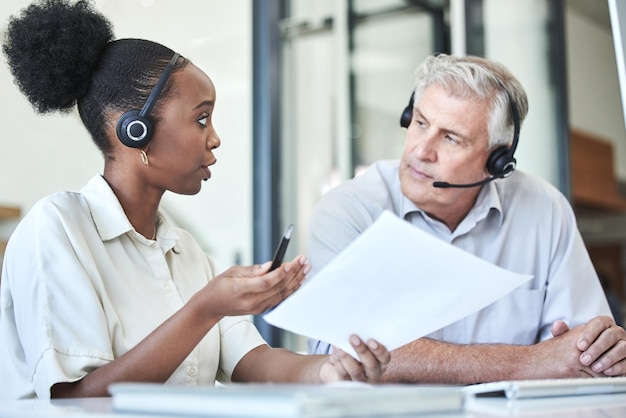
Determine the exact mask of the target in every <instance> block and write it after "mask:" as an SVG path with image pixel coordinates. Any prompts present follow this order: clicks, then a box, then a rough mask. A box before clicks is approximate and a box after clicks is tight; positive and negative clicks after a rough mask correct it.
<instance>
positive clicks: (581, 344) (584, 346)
mask: <svg viewBox="0 0 626 418" xmlns="http://www.w3.org/2000/svg"><path fill="white" fill-rule="evenodd" d="M587 347H589V344H587V341H585V340H580V341H578V349H579V350H583V351H584V350H586V349H587Z"/></svg>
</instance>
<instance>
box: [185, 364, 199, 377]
mask: <svg viewBox="0 0 626 418" xmlns="http://www.w3.org/2000/svg"><path fill="white" fill-rule="evenodd" d="M187 374H188V375H189V376H195V375H196V374H198V368H197V367H195V366H189V367H188V368H187Z"/></svg>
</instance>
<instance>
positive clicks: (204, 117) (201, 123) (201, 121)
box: [198, 116, 209, 126]
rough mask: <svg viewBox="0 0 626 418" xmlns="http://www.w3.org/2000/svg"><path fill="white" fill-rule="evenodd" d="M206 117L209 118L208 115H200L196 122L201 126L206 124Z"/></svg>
mask: <svg viewBox="0 0 626 418" xmlns="http://www.w3.org/2000/svg"><path fill="white" fill-rule="evenodd" d="M208 118H209V117H208V116H203V117H201V118H200V119H198V123H199V124H200V125H202V126H206V123H207V119H208Z"/></svg>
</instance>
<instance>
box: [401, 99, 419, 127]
mask: <svg viewBox="0 0 626 418" xmlns="http://www.w3.org/2000/svg"><path fill="white" fill-rule="evenodd" d="M414 97H415V92H413V93H411V98H410V99H409V104H408V105H407V106H406V107H405V108H404V110H403V111H402V115H400V126H401V127H403V128H408V127H409V125H410V124H411V119H413V104H414Z"/></svg>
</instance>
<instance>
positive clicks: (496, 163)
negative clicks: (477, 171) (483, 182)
mask: <svg viewBox="0 0 626 418" xmlns="http://www.w3.org/2000/svg"><path fill="white" fill-rule="evenodd" d="M516 165H517V161H516V160H515V158H514V157H513V153H512V152H511V149H510V148H509V147H498V148H496V149H495V150H493V151H492V152H491V154H490V155H489V158H488V159H487V172H488V173H489V174H491V175H492V176H493V177H497V178H503V177H508V176H509V175H511V174H512V173H513V171H515V166H516Z"/></svg>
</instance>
